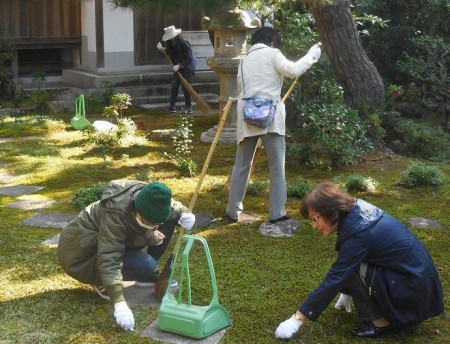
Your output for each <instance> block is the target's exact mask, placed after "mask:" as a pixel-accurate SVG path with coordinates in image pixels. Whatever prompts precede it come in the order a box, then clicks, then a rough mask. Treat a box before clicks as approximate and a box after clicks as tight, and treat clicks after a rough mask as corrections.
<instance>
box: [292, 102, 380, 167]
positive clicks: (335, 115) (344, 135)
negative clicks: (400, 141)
mask: <svg viewBox="0 0 450 344" xmlns="http://www.w3.org/2000/svg"><path fill="white" fill-rule="evenodd" d="M299 109H300V110H301V111H302V115H301V116H300V118H299V123H298V125H299V130H298V131H297V133H298V134H299V136H298V141H299V142H300V143H297V144H300V148H298V152H301V153H304V154H306V155H305V156H303V157H301V158H302V160H303V161H305V162H308V163H311V164H313V165H322V166H323V165H331V166H340V165H351V164H355V163H357V162H358V159H359V158H360V156H361V155H362V154H364V153H365V152H368V151H370V150H372V149H373V145H372V142H371V140H370V138H369V135H368V130H369V128H370V125H369V124H368V123H365V122H364V121H362V120H361V119H360V117H359V115H358V112H357V111H356V110H353V109H350V108H349V107H347V106H345V105H343V104H340V103H332V104H324V105H323V104H320V103H315V102H309V103H308V104H305V105H303V106H301V107H300V108H299Z"/></svg>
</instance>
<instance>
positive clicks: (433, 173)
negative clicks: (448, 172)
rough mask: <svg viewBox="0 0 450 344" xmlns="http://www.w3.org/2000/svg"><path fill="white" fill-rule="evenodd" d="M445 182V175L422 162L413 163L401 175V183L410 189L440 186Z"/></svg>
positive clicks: (434, 167)
mask: <svg viewBox="0 0 450 344" xmlns="http://www.w3.org/2000/svg"><path fill="white" fill-rule="evenodd" d="M443 182H444V173H443V172H442V171H441V170H440V169H439V168H437V167H436V166H427V165H425V164H422V163H420V162H412V163H411V164H409V165H408V167H407V168H406V170H404V171H403V172H402V173H401V174H400V181H399V183H400V184H402V185H406V186H409V187H416V186H421V185H440V184H442V183H443Z"/></svg>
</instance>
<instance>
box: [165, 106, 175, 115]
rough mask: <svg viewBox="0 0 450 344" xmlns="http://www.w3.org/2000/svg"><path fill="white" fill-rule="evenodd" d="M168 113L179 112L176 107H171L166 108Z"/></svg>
mask: <svg viewBox="0 0 450 344" xmlns="http://www.w3.org/2000/svg"><path fill="white" fill-rule="evenodd" d="M166 112H170V113H177V110H176V109H175V106H169V107H168V108H166Z"/></svg>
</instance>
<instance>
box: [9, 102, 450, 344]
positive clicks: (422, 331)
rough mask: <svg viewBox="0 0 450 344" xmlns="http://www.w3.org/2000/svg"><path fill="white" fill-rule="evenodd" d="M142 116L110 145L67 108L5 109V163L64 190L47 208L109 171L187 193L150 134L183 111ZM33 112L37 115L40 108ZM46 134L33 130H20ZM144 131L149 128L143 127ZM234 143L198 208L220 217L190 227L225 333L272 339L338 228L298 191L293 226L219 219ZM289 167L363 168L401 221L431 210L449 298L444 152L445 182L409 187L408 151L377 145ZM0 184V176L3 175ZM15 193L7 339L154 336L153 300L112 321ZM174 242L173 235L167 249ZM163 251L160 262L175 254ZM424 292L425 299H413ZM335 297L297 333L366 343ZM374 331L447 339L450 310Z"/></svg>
mask: <svg viewBox="0 0 450 344" xmlns="http://www.w3.org/2000/svg"><path fill="white" fill-rule="evenodd" d="M127 116H130V117H131V118H132V119H134V120H135V122H136V123H137V125H138V136H139V138H140V139H139V140H136V141H135V142H134V143H133V144H131V145H128V146H126V147H118V148H114V149H111V150H109V151H107V152H105V151H102V150H100V149H99V148H98V147H95V146H92V145H91V144H88V143H87V141H86V139H85V137H84V136H83V135H82V133H81V132H79V131H75V130H73V129H72V128H71V127H70V117H71V114H64V115H61V116H54V117H52V118H49V117H42V116H26V117H22V118H20V120H19V119H18V118H16V119H13V120H12V121H7V120H2V121H1V122H0V138H4V137H15V138H17V140H16V141H13V142H4V143H1V151H0V165H2V166H3V171H4V172H8V173H13V174H17V175H24V177H23V178H22V179H20V180H19V181H18V182H17V183H20V184H21V185H38V186H44V187H45V188H44V189H43V190H42V191H40V192H39V193H38V194H39V195H40V196H42V197H46V198H50V199H54V200H56V201H57V202H56V203H55V204H54V205H52V206H51V207H50V208H48V209H46V211H50V212H63V213H73V214H76V213H78V212H79V210H80V209H79V208H77V207H76V206H75V205H74V204H73V203H72V200H73V197H74V194H75V192H76V191H77V190H79V189H80V188H88V187H92V186H93V185H94V184H96V183H98V182H106V181H109V180H112V179H120V178H127V179H140V180H159V181H161V182H164V183H166V184H167V185H168V186H169V187H170V188H171V189H172V190H173V194H174V198H175V199H177V200H180V201H182V202H183V203H184V204H186V205H188V204H189V201H190V198H191V196H192V194H193V192H194V190H195V187H196V184H197V178H198V176H196V177H192V178H186V177H182V176H181V175H180V173H179V171H178V170H177V167H176V166H175V165H174V164H173V162H172V161H170V159H169V158H168V157H167V156H166V155H165V154H164V153H165V152H167V153H169V154H170V153H172V152H173V146H172V143H171V141H170V140H163V139H157V138H154V136H152V135H151V134H150V132H151V131H152V130H154V129H164V128H176V127H177V123H178V117H177V116H168V115H165V114H162V113H158V112H150V111H148V112H146V111H143V110H140V111H137V110H136V109H132V110H130V111H129V112H127ZM36 118H37V119H36ZM216 123H217V116H209V117H194V133H195V139H194V146H195V147H194V150H193V154H192V157H193V159H194V160H195V161H196V162H197V164H198V165H199V171H201V167H202V165H203V162H204V159H205V158H206V155H207V152H208V150H209V145H206V144H203V143H200V142H199V137H200V134H201V133H202V132H204V131H206V130H207V129H209V128H211V127H212V126H214V125H215V124H216ZM28 136H39V137H40V138H39V139H37V140H24V139H23V137H28ZM145 138H147V139H145ZM234 153H235V145H218V146H217V148H216V152H215V153H214V155H213V158H212V161H211V164H210V167H209V169H208V173H207V175H206V177H205V180H204V183H203V186H202V189H201V193H200V195H199V198H198V200H197V203H196V205H195V208H194V212H209V213H212V214H213V215H215V216H217V217H218V218H219V221H217V222H216V223H215V224H213V225H212V226H210V227H209V228H207V229H199V228H195V229H194V232H195V233H196V234H198V235H200V236H202V237H204V238H206V240H207V242H208V246H209V249H210V251H211V254H212V258H213V261H214V267H215V274H216V277H217V283H218V288H219V300H220V303H221V304H222V305H223V306H224V307H225V308H226V309H227V310H228V311H229V312H230V316H231V319H232V325H231V327H230V328H229V329H228V330H227V332H226V334H225V336H224V337H223V339H222V341H221V342H222V343H236V344H241V343H258V344H264V343H277V342H281V341H278V340H276V339H275V338H274V330H275V329H276V327H277V326H278V324H279V323H280V322H281V321H283V320H285V319H286V318H288V317H290V316H291V315H292V314H293V313H294V312H295V310H296V308H297V306H298V305H299V303H301V302H302V300H304V299H305V298H306V297H307V295H308V294H309V293H310V292H311V291H313V290H314V288H315V287H316V286H317V285H318V284H319V283H320V282H321V281H322V279H323V278H324V276H325V274H326V273H327V271H328V268H329V266H330V264H332V262H333V261H334V259H335V257H336V252H335V251H334V242H335V237H334V236H331V237H327V238H326V237H322V236H320V235H319V234H318V233H317V232H316V231H314V230H313V229H312V227H311V225H310V223H309V222H308V221H305V220H303V219H300V216H299V207H300V200H299V199H297V198H289V200H288V204H287V208H288V212H289V214H290V215H292V216H293V217H294V218H295V219H298V220H301V223H302V229H301V230H300V231H299V232H298V233H296V234H295V235H294V236H293V237H292V238H272V237H267V236H263V235H261V234H260V233H259V231H258V228H259V224H260V222H258V223H254V224H252V225H243V224H236V223H232V224H229V223H226V222H224V221H220V218H221V217H222V216H224V211H225V206H226V201H227V190H226V189H225V188H224V185H225V184H226V182H227V180H228V177H229V175H230V173H231V170H232V167H233V164H234ZM287 160H288V161H287V165H286V176H287V180H288V182H289V181H292V180H295V179H296V178H298V177H299V176H302V177H304V178H306V179H307V180H308V181H309V182H311V183H312V184H316V183H318V182H321V181H324V180H327V179H328V180H335V178H341V179H345V177H346V176H349V175H351V174H355V173H356V174H361V175H363V176H366V177H371V178H373V179H375V180H376V181H378V183H379V185H378V188H377V191H376V192H375V193H361V194H357V195H356V196H357V197H360V198H364V199H366V200H367V201H369V202H372V203H374V204H376V205H378V206H380V207H381V208H383V209H384V210H386V211H387V212H389V213H391V214H392V215H394V216H395V217H397V218H399V219H400V220H401V221H403V222H404V223H406V222H407V220H408V219H409V218H410V217H427V218H431V219H433V220H435V221H437V222H439V223H440V224H441V227H440V228H426V229H413V231H414V233H415V234H416V235H417V236H418V237H419V238H420V239H421V240H422V241H423V243H424V244H425V245H426V246H427V247H428V249H429V251H430V253H431V255H432V256H433V258H434V260H435V262H436V265H437V267H438V270H439V273H440V275H441V279H442V282H443V286H444V294H445V307H446V310H448V309H449V305H450V301H449V295H450V263H449V262H450V250H449V247H450V211H449V209H450V200H449V194H450V183H449V178H448V176H449V172H450V164H449V163H440V164H435V166H438V167H439V168H440V169H442V170H443V171H444V172H445V175H446V179H445V182H444V185H441V186H440V187H418V188H405V187H401V186H398V185H397V181H398V180H399V177H400V172H402V171H403V170H404V169H405V168H406V167H407V165H408V163H409V162H410V160H408V159H406V158H402V157H399V156H393V155H392V156H391V155H386V154H384V153H374V154H371V155H369V156H367V157H366V159H365V161H364V162H361V163H360V164H358V165H356V166H349V167H345V168H339V169H334V170H316V169H314V168H312V167H308V166H304V165H302V164H300V163H298V162H297V161H296V160H295V159H292V158H290V159H287ZM267 179H268V172H267V158H266V156H265V154H264V153H263V155H262V156H261V158H260V160H259V162H258V165H257V169H256V171H255V174H254V175H253V180H254V181H257V182H265V181H267ZM0 186H1V185H0ZM14 200H16V198H15V197H7V196H0V205H1V207H0V213H1V219H2V221H1V222H0V274H1V279H0V310H1V311H0V343H80V344H81V343H83V344H84V343H108V344H109V343H157V342H156V341H152V340H151V339H148V338H141V337H140V333H141V332H142V331H143V330H144V329H145V328H146V327H148V326H149V325H150V324H151V323H152V322H153V320H155V319H156V318H157V316H158V309H156V308H149V307H143V306H132V307H131V308H132V310H133V313H134V315H135V320H136V327H135V331H134V332H132V333H125V332H123V331H122V330H121V329H120V328H118V327H117V326H116V324H115V321H114V317H113V307H112V305H111V304H110V303H108V302H105V301H104V300H102V299H101V298H99V297H98V296H97V294H96V293H95V292H94V291H93V289H92V288H91V287H90V286H87V285H84V284H81V283H78V282H77V281H75V280H74V279H72V278H70V277H69V276H67V275H66V274H65V273H64V272H63V271H62V270H61V268H60V266H59V264H58V261H57V256H56V249H55V248H49V247H46V246H43V245H41V243H42V242H43V241H44V240H46V239H49V238H50V237H52V236H54V235H56V234H57V233H58V232H59V230H57V229H42V228H32V227H26V226H23V225H21V224H20V223H21V221H23V220H25V219H26V218H28V217H30V216H32V215H34V214H36V211H21V210H18V209H10V208H6V207H5V206H6V205H7V204H8V203H10V202H12V201H14ZM244 205H245V210H247V211H251V212H254V213H257V214H259V215H261V217H262V220H268V218H267V216H268V215H267V213H268V193H267V191H263V192H262V193H260V194H258V195H247V197H246V199H245V202H244ZM170 250H171V247H169V250H168V251H170ZM169 253H170V252H167V253H166V255H165V256H163V258H162V259H161V262H160V264H161V269H162V268H163V265H164V263H165V262H166V261H167V258H168V254H169ZM190 264H192V268H191V273H192V278H193V281H195V283H193V295H194V300H195V301H196V302H199V303H205V304H206V303H208V302H209V300H210V296H211V288H210V284H209V278H208V270H207V266H206V263H205V261H204V259H203V258H202V254H201V250H199V249H195V250H194V251H193V252H192V261H191V263H190ZM418 302H420V300H418ZM333 306H334V302H333V303H332V304H331V305H330V306H329V307H328V309H327V310H326V311H325V312H324V313H323V314H322V316H321V317H320V318H319V319H318V320H317V321H316V322H314V323H313V322H308V323H306V324H305V326H304V327H303V328H302V329H301V331H300V332H299V334H298V335H297V336H296V337H295V339H293V340H292V341H291V343H361V340H358V339H353V338H351V337H350V336H349V331H350V330H351V329H352V328H354V327H356V326H357V325H358V319H357V316H356V314H355V311H354V307H353V312H351V313H345V312H343V311H337V310H335V309H334V307H333ZM376 342H377V343H398V342H402V343H417V344H419V343H420V344H422V343H448V342H450V322H449V320H448V319H445V318H439V317H438V318H435V319H430V320H427V321H425V322H424V323H423V324H421V325H420V326H417V327H413V328H408V329H407V330H405V331H404V332H402V333H400V334H397V335H394V336H393V337H387V338H384V339H379V340H377V341H376Z"/></svg>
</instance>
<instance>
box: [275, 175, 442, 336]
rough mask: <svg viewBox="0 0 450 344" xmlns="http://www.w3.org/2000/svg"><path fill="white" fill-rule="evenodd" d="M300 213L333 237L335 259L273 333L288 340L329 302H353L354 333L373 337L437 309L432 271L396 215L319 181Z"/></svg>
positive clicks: (439, 302) (433, 313)
mask: <svg viewBox="0 0 450 344" xmlns="http://www.w3.org/2000/svg"><path fill="white" fill-rule="evenodd" d="M301 213H302V216H303V217H305V218H309V219H310V220H311V221H312V225H313V228H315V229H316V230H318V231H319V232H321V233H322V234H323V235H325V236H328V235H331V234H333V233H336V234H337V239H336V250H337V251H338V256H337V259H336V261H335V262H334V263H333V265H332V266H331V268H330V270H329V272H328V273H327V275H326V277H325V279H324V280H323V281H322V283H321V284H320V285H319V286H318V287H317V288H316V290H314V291H313V292H312V293H311V294H310V295H309V296H308V297H307V298H306V300H305V301H304V302H303V303H302V304H301V305H300V307H299V308H298V310H297V312H296V313H295V314H294V315H292V317H290V318H289V319H287V320H285V321H283V322H282V323H280V325H279V326H278V328H277V329H276V331H275V336H276V337H277V338H281V339H289V338H291V337H292V336H294V334H295V333H296V332H297V331H298V330H299V329H300V327H301V326H302V325H303V324H304V323H305V321H306V320H308V319H309V320H316V319H317V318H318V317H319V315H320V314H321V313H322V312H323V311H324V310H325V309H326V308H327V306H328V305H329V304H330V303H331V302H332V301H333V299H334V298H335V297H336V295H337V294H339V293H340V297H339V299H338V301H337V303H336V305H335V307H336V308H344V309H346V310H347V311H350V307H351V306H350V302H351V299H353V302H354V305H355V308H356V311H357V313H358V316H359V319H360V320H361V322H362V325H361V327H359V328H356V329H354V330H352V331H351V334H352V335H353V336H356V337H369V338H373V337H378V336H380V335H382V334H386V333H387V332H389V331H392V330H394V329H396V328H398V327H400V326H402V325H413V324H419V323H421V322H422V321H424V320H426V319H428V318H431V317H435V316H438V315H441V314H443V313H444V303H443V290H442V285H441V282H440V279H439V275H438V272H437V270H436V267H435V265H434V263H433V260H432V258H431V256H430V254H429V253H428V251H427V249H426V248H425V246H424V245H423V244H422V243H421V242H420V241H419V239H418V238H416V237H415V236H414V234H413V233H412V232H411V231H410V230H409V229H408V228H407V227H405V226H404V225H403V224H402V223H401V222H400V221H399V220H397V219H395V218H394V217H392V216H391V215H389V214H387V213H385V212H384V211H383V210H382V209H380V208H378V207H376V206H374V205H372V204H370V203H368V202H366V201H364V200H362V199H355V198H353V197H351V196H349V195H348V194H347V193H345V192H344V191H342V190H341V189H340V188H339V187H338V186H337V185H336V184H333V183H330V182H324V183H321V184H319V185H318V186H317V187H316V188H314V189H313V190H312V191H311V192H310V193H309V194H307V195H306V196H305V198H304V201H303V204H302V206H301Z"/></svg>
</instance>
